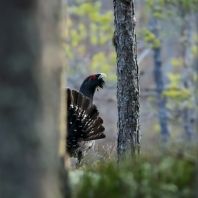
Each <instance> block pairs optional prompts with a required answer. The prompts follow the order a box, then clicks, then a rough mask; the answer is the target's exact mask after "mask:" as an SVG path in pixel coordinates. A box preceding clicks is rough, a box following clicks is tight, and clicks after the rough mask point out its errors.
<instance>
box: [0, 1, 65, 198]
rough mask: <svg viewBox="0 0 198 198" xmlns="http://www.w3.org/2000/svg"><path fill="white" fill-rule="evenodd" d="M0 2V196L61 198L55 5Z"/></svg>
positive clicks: (57, 11)
mask: <svg viewBox="0 0 198 198" xmlns="http://www.w3.org/2000/svg"><path fill="white" fill-rule="evenodd" d="M0 2H1V6H0V27H1V28H0V59H1V64H0V196H1V198H13V197H15V198H22V197H25V198H39V197H42V198H54V197H63V195H62V194H61V191H60V185H61V184H60V182H61V181H60V177H59V173H60V169H59V167H60V157H59V156H58V146H59V145H58V144H59V128H60V101H61V91H60V85H61V80H60V79H61V78H60V76H61V72H62V66H61V64H62V63H61V61H60V39H59V36H58V20H59V8H60V4H59V3H60V2H59V1H53V0H45V1H44V0H28V1H24V0H1V1H0Z"/></svg>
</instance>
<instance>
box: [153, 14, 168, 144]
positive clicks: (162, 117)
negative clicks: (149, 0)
mask: <svg viewBox="0 0 198 198" xmlns="http://www.w3.org/2000/svg"><path fill="white" fill-rule="evenodd" d="M158 28H159V27H158V21H157V19H156V18H155V17H154V16H153V17H152V18H151V27H150V29H151V31H152V32H153V34H154V35H155V36H156V39H159V31H158ZM153 60H154V70H153V75H154V80H155V84H156V98H157V104H158V118H159V123H160V128H161V140H162V142H167V141H168V140H169V138H170V133H169V130H168V121H167V109H166V99H165V98H164V97H163V96H162V93H163V91H164V80H163V73H162V60H161V47H160V46H159V47H158V46H157V47H155V46H154V47H153Z"/></svg>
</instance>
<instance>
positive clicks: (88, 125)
mask: <svg viewBox="0 0 198 198" xmlns="http://www.w3.org/2000/svg"><path fill="white" fill-rule="evenodd" d="M104 77H106V75H105V74H103V73H102V74H95V75H91V76H89V77H87V78H86V79H85V80H84V81H83V83H82V85H81V87H80V90H79V92H78V91H76V90H71V89H69V88H67V122H68V130H67V131H68V134H67V148H66V149H67V152H68V153H69V155H70V156H73V157H77V158H78V163H80V161H81V159H82V157H83V156H84V154H85V153H86V152H87V151H88V150H89V149H90V148H91V147H92V146H93V144H94V140H97V139H102V138H105V134H104V130H105V128H104V127H103V126H102V124H103V120H102V118H101V117H100V116H99V112H98V110H97V107H96V106H95V105H94V104H93V96H94V93H95V91H96V90H99V89H101V88H103V86H104V84H105V82H104V80H103V78H104Z"/></svg>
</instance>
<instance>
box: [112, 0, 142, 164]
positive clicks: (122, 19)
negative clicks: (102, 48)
mask: <svg viewBox="0 0 198 198" xmlns="http://www.w3.org/2000/svg"><path fill="white" fill-rule="evenodd" d="M113 2H114V16H115V21H114V24H115V32H114V39H113V42H114V45H115V49H116V53H117V79H118V82H117V102H118V123H117V126H118V140H117V141H118V142H117V154H118V160H120V158H121V157H122V156H125V155H126V154H128V153H130V154H134V153H136V151H138V150H139V144H140V134H139V133H140V131H139V71H138V64H137V45H136V35H135V23H136V21H135V13H134V1H133V0H131V1H130V0H127V1H125V0H122V1H120V0H114V1H113ZM137 148H138V149H137Z"/></svg>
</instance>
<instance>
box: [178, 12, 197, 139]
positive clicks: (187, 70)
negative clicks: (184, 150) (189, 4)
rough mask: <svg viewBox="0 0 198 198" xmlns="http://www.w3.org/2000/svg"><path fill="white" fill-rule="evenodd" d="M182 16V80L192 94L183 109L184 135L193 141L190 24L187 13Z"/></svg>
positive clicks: (193, 98)
mask: <svg viewBox="0 0 198 198" xmlns="http://www.w3.org/2000/svg"><path fill="white" fill-rule="evenodd" d="M181 16H182V18H183V25H182V31H181V36H182V38H183V39H182V43H181V56H182V60H183V61H182V63H183V68H182V80H183V87H184V88H185V89H187V90H188V91H189V93H190V97H189V99H188V101H185V103H184V108H183V127H184V135H185V137H187V138H188V139H192V137H193V136H194V134H195V132H194V130H195V129H194V124H195V114H194V108H191V107H190V106H194V105H195V97H194V88H193V84H192V68H191V67H192V65H191V64H192V59H191V58H190V57H189V50H190V35H189V33H190V31H191V30H190V24H189V23H190V22H188V19H187V15H186V13H185V11H181Z"/></svg>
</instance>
